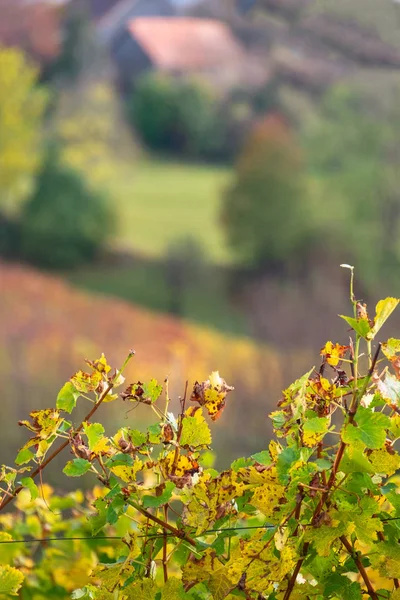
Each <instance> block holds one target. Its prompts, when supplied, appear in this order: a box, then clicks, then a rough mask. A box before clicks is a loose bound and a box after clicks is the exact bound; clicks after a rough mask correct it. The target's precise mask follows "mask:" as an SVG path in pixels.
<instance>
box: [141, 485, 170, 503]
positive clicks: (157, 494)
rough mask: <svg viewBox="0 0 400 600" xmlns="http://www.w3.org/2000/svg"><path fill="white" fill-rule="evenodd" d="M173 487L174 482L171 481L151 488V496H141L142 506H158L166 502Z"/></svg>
mask: <svg viewBox="0 0 400 600" xmlns="http://www.w3.org/2000/svg"><path fill="white" fill-rule="evenodd" d="M174 488H175V484H174V483H172V482H171V481H167V482H166V483H162V484H160V485H159V486H157V487H156V488H155V489H154V490H153V494H152V495H151V496H148V495H146V496H143V498H142V500H143V506H144V508H150V507H151V508H158V507H159V506H162V505H163V504H166V503H167V502H168V501H169V500H170V499H171V496H172V492H173V491H174Z"/></svg>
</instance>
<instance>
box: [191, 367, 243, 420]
mask: <svg viewBox="0 0 400 600" xmlns="http://www.w3.org/2000/svg"><path fill="white" fill-rule="evenodd" d="M233 389H234V388H233V387H232V386H230V385H227V383H226V381H225V380H224V379H222V377H220V375H219V373H218V371H214V372H213V373H211V375H210V377H209V379H207V380H206V381H203V382H201V383H199V382H198V381H196V383H195V384H194V386H193V392H192V395H191V397H190V399H191V400H192V401H193V402H198V403H199V404H200V406H204V408H205V409H206V410H207V412H208V414H209V415H210V417H211V419H212V420H213V421H216V420H217V419H218V418H219V417H220V415H221V413H222V411H223V410H224V408H225V403H226V396H227V394H228V393H229V392H231V391H232V390H233Z"/></svg>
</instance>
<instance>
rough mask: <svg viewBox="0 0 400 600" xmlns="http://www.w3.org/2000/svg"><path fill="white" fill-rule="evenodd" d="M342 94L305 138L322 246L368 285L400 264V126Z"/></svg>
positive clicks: (328, 101) (326, 105)
mask: <svg viewBox="0 0 400 600" xmlns="http://www.w3.org/2000/svg"><path fill="white" fill-rule="evenodd" d="M395 113H396V111H395V110H394V109H393V106H391V107H389V108H382V107H379V106H377V104H376V102H373V101H371V100H369V99H368V98H366V97H365V96H363V95H361V94H359V93H357V92H356V91H352V90H351V89H349V88H346V87H344V86H339V87H337V88H334V89H333V90H331V91H330V92H329V93H328V94H327V95H326V97H325V98H324V100H323V103H322V106H321V110H320V111H319V112H318V113H317V114H316V115H315V117H314V120H313V122H312V123H311V124H310V125H309V126H308V127H307V129H306V131H305V132H304V136H303V139H304V142H305V147H306V150H307V153H308V161H309V172H310V177H311V179H312V182H313V189H314V191H315V192H316V199H317V201H318V206H319V212H320V216H321V220H322V227H323V231H324V242H325V245H327V246H329V252H330V255H331V256H333V257H335V259H339V260H342V259H343V260H345V261H346V262H347V261H348V260H351V261H352V262H356V263H357V264H358V265H359V268H361V269H362V271H363V273H364V277H365V279H366V280H368V281H369V282H372V281H375V280H376V278H377V277H379V276H380V274H382V269H384V268H389V269H390V268H392V267H393V266H395V265H396V264H398V262H399V260H400V245H399V242H398V240H399V239H400V192H399V189H400V153H399V151H398V136H399V133H400V118H399V115H398V114H395Z"/></svg>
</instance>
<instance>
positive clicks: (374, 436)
mask: <svg viewBox="0 0 400 600" xmlns="http://www.w3.org/2000/svg"><path fill="white" fill-rule="evenodd" d="M355 420H356V424H354V425H352V424H350V423H349V424H348V425H346V426H345V428H344V429H343V431H342V440H343V441H344V442H345V443H347V444H352V443H353V442H358V441H362V442H364V444H365V445H366V446H367V447H368V448H371V449H379V448H382V446H383V445H384V443H385V440H386V429H388V428H389V427H390V420H389V418H388V417H387V416H386V415H384V414H382V413H375V412H372V411H371V410H369V409H367V408H364V407H363V406H360V407H359V408H358V411H357V415H356V419H355Z"/></svg>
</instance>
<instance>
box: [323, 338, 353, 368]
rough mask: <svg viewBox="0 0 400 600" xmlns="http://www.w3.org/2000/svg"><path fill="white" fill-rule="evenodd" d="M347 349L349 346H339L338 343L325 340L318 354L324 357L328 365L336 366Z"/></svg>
mask: <svg viewBox="0 0 400 600" xmlns="http://www.w3.org/2000/svg"><path fill="white" fill-rule="evenodd" d="M348 349H349V346H341V345H340V344H333V343H332V342H326V344H325V346H324V347H323V348H322V349H321V352H320V354H321V356H325V357H326V362H327V363H328V365H331V366H332V367H336V366H337V365H338V364H339V362H340V360H341V359H342V358H343V356H344V355H345V354H346V352H347V350H348Z"/></svg>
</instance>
